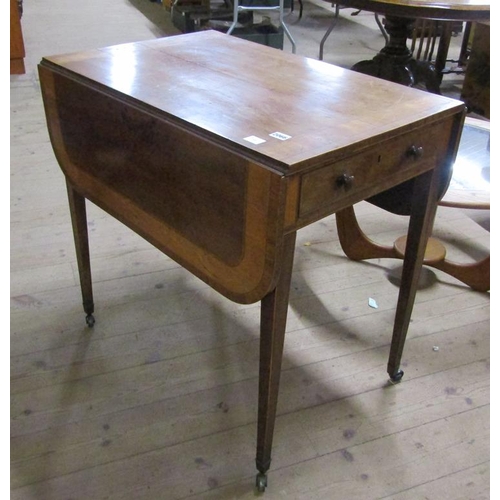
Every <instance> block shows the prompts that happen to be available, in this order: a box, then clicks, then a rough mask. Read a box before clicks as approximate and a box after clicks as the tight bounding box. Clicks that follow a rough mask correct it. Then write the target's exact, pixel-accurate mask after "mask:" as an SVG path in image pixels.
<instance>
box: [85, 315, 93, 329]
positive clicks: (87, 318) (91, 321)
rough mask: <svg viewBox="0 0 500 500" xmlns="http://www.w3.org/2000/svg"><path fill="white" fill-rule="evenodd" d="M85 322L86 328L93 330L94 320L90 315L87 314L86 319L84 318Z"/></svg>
mask: <svg viewBox="0 0 500 500" xmlns="http://www.w3.org/2000/svg"><path fill="white" fill-rule="evenodd" d="M85 321H86V323H87V326H88V327H89V328H93V327H94V325H95V318H94V316H92V314H88V315H87V316H86V317H85Z"/></svg>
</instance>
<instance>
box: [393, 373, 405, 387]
mask: <svg viewBox="0 0 500 500" xmlns="http://www.w3.org/2000/svg"><path fill="white" fill-rule="evenodd" d="M404 374H405V372H404V371H403V370H398V371H397V372H396V373H395V374H394V375H391V376H390V378H391V382H392V383H393V384H399V382H401V379H402V378H403V375H404Z"/></svg>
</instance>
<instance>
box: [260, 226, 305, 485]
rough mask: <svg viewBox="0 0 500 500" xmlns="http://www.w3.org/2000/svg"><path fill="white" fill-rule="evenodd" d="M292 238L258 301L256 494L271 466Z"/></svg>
mask: <svg viewBox="0 0 500 500" xmlns="http://www.w3.org/2000/svg"><path fill="white" fill-rule="evenodd" d="M295 239H296V233H295V232H294V233H291V234H288V235H286V236H285V241H284V248H283V259H282V269H281V274H280V278H279V280H278V284H277V285H276V288H275V289H274V290H273V291H272V292H271V293H269V294H268V295H266V296H265V297H264V298H263V299H262V302H261V326H260V368H259V413H258V424H257V457H256V465H257V470H258V471H259V473H258V474H257V480H256V485H257V489H258V490H259V491H264V490H265V488H266V486H267V476H266V472H267V470H268V469H269V466H270V464H271V447H272V442H273V433H274V422H275V419H276V406H277V402H278V389H279V381H280V374H281V361H282V357H283V345H284V340H285V329H286V317H287V312H288V298H289V293H290V281H291V276H292V268H293V256H294V251H295Z"/></svg>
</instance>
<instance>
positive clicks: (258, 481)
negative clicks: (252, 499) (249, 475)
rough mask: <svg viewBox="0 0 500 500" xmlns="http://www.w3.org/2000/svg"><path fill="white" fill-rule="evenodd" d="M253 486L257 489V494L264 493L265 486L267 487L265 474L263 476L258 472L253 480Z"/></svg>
mask: <svg viewBox="0 0 500 500" xmlns="http://www.w3.org/2000/svg"><path fill="white" fill-rule="evenodd" d="M255 486H256V487H257V491H258V492H259V493H264V491H266V486H267V476H266V474H263V473H262V472H259V473H258V474H257V477H256V478H255Z"/></svg>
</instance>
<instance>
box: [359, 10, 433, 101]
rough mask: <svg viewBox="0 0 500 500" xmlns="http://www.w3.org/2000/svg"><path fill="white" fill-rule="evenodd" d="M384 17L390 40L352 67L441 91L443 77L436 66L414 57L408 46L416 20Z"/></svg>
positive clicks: (395, 80)
mask: <svg viewBox="0 0 500 500" xmlns="http://www.w3.org/2000/svg"><path fill="white" fill-rule="evenodd" d="M385 19H386V22H385V30H386V31H387V34H388V35H389V42H388V43H387V45H386V46H385V47H384V48H383V49H382V50H381V51H380V52H379V53H378V54H377V55H376V56H375V57H374V58H373V59H371V60H366V61H360V62H358V63H356V64H355V65H354V66H353V67H352V69H353V70H354V71H357V72H358V73H364V74H366V75H370V76H376V77H378V78H382V79H384V80H388V81H390V82H395V83H401V84H402V85H406V86H408V87H414V86H415V85H418V84H419V83H423V84H424V85H425V87H426V89H427V90H428V91H429V92H432V93H434V94H439V93H440V90H439V86H440V78H439V75H438V74H437V71H436V69H435V67H434V65H433V64H431V63H430V62H427V61H417V60H415V59H414V58H413V57H412V53H411V51H410V49H409V48H408V46H407V40H408V39H409V38H411V36H412V31H413V27H414V24H415V20H414V19H410V18H405V17H395V16H387V17H386V18H385Z"/></svg>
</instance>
